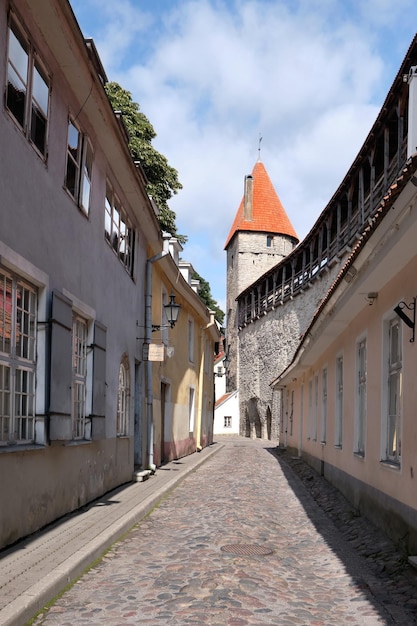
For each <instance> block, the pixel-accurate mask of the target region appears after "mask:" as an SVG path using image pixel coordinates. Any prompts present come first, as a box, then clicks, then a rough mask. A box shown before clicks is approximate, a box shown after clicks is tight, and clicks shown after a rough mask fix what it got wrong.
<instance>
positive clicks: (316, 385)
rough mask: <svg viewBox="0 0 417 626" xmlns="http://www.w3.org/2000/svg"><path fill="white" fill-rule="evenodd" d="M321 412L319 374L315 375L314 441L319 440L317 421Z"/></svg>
mask: <svg viewBox="0 0 417 626" xmlns="http://www.w3.org/2000/svg"><path fill="white" fill-rule="evenodd" d="M318 413H319V375H318V374H315V375H314V404H313V441H317V422H318Z"/></svg>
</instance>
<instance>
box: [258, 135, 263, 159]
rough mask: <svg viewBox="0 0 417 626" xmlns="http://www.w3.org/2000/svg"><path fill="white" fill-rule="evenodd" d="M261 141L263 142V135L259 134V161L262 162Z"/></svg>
mask: <svg viewBox="0 0 417 626" xmlns="http://www.w3.org/2000/svg"><path fill="white" fill-rule="evenodd" d="M261 141H262V135H261V133H259V141H258V161H260V160H261Z"/></svg>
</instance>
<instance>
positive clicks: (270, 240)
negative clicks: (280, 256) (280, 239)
mask: <svg viewBox="0 0 417 626" xmlns="http://www.w3.org/2000/svg"><path fill="white" fill-rule="evenodd" d="M273 240H274V238H273V237H272V235H268V236H267V238H266V247H267V248H272V242H273Z"/></svg>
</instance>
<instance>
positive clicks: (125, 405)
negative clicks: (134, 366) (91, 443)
mask: <svg viewBox="0 0 417 626" xmlns="http://www.w3.org/2000/svg"><path fill="white" fill-rule="evenodd" d="M129 372H130V370H129V361H128V359H127V357H124V358H123V359H122V361H121V363H120V366H119V377H118V389H117V417H116V434H117V436H118V437H127V435H128V434H129V414H130V411H129V404H130V380H129V377H130V373H129Z"/></svg>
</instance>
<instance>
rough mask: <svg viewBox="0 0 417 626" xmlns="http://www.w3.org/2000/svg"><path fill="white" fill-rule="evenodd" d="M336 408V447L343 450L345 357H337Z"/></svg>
mask: <svg viewBox="0 0 417 626" xmlns="http://www.w3.org/2000/svg"><path fill="white" fill-rule="evenodd" d="M335 399H336V402H335V404H336V406H335V424H334V445H335V447H336V448H341V447H342V445H343V355H341V354H339V355H338V356H337V357H336V396H335Z"/></svg>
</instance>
